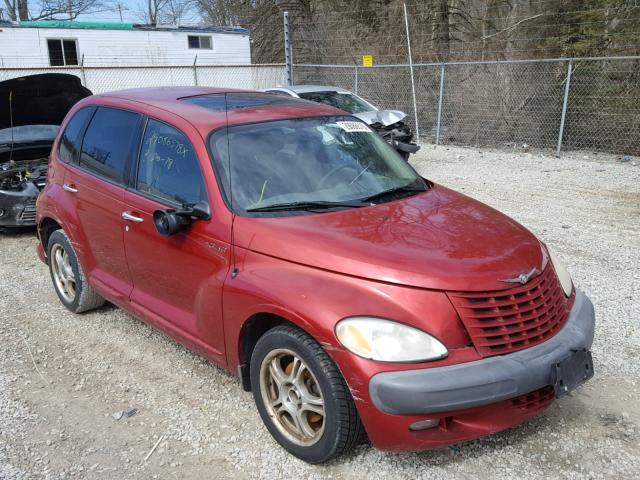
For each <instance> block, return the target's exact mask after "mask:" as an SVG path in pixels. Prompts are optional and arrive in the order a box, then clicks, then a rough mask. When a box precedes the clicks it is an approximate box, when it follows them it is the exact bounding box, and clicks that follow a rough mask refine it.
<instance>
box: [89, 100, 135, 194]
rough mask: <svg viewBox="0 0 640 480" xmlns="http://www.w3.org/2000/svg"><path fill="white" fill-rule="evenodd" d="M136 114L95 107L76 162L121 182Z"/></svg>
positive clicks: (132, 144)
mask: <svg viewBox="0 0 640 480" xmlns="http://www.w3.org/2000/svg"><path fill="white" fill-rule="evenodd" d="M139 121H140V114H138V113H134V112H129V111H126V110H118V109H115V108H107V107H99V108H98V109H97V110H96V113H95V114H94V115H93V118H92V119H91V123H90V124H89V127H87V132H86V133H85V135H84V141H83V142H82V153H81V155H80V166H82V167H84V168H85V169H87V170H89V171H91V172H94V173H96V174H97V175H99V176H101V177H104V178H106V179H109V180H112V181H114V182H117V183H124V179H125V176H126V175H127V171H128V165H129V162H130V160H131V157H132V154H133V150H134V147H135V146H137V142H136V138H137V133H138V125H139Z"/></svg>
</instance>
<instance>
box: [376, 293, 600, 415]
mask: <svg viewBox="0 0 640 480" xmlns="http://www.w3.org/2000/svg"><path fill="white" fill-rule="evenodd" d="M594 327H595V313H594V309H593V304H592V303H591V301H590V300H589V299H588V298H587V296H586V295H585V294H584V293H582V292H581V291H579V290H578V291H576V299H575V302H574V305H573V308H572V309H571V313H570V315H569V319H568V320H567V323H566V324H565V326H564V327H563V328H562V330H560V331H559V332H558V333H557V334H556V335H555V336H553V337H552V338H550V339H549V340H547V341H546V342H544V343H541V344H540V345H536V346H534V347H531V348H528V349H525V350H521V351H518V352H515V353H511V354H508V355H502V356H496V357H491V358H486V359H483V360H478V361H475V362H469V363H462V364H457V365H450V366H445V367H438V368H428V369H421V370H403V371H396V372H383V373H379V374H377V375H374V376H373V377H372V378H371V381H370V382H369V394H370V397H371V400H372V401H373V404H374V405H375V406H376V408H378V409H379V410H381V411H383V412H385V413H389V414H395V415H420V414H433V413H439V412H452V411H456V410H465V409H471V408H474V407H481V406H484V405H489V404H494V403H497V402H500V401H504V400H509V399H513V398H515V397H518V396H521V395H523V394H526V393H529V392H533V391H535V390H539V389H541V388H543V387H545V386H548V385H553V373H552V366H553V365H555V364H556V363H558V362H560V361H562V360H563V359H564V358H566V357H567V356H568V355H570V354H571V353H572V352H573V351H576V350H581V349H585V348H586V349H588V348H589V347H591V344H592V342H593V334H594Z"/></svg>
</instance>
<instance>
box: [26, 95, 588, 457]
mask: <svg viewBox="0 0 640 480" xmlns="http://www.w3.org/2000/svg"><path fill="white" fill-rule="evenodd" d="M37 224H38V235H39V239H40V243H39V246H38V253H39V256H40V258H41V259H42V260H43V261H45V262H47V263H48V265H49V267H50V271H51V277H52V280H53V284H54V288H55V290H56V292H57V294H58V296H59V297H60V300H61V301H62V303H63V304H64V305H65V306H66V307H67V308H68V309H70V310H71V311H73V312H83V311H87V310H90V309H94V308H97V307H99V306H100V305H102V304H103V303H104V302H105V300H107V301H109V302H112V303H114V304H116V305H118V306H120V307H121V308H123V309H125V310H127V311H129V312H131V313H133V314H134V315H136V316H138V317H140V318H141V319H143V320H144V321H145V322H148V323H150V324H152V325H153V326H155V327H158V328H160V329H161V330H163V331H165V332H166V333H167V334H168V335H170V336H171V337H173V338H175V339H176V340H178V341H179V342H181V343H183V344H185V345H187V346H188V347H189V348H191V349H193V350H195V351H197V352H199V353H201V354H202V355H204V356H205V357H206V358H208V359H210V360H211V361H212V362H214V363H215V364H216V365H219V366H221V367H223V368H225V369H227V370H229V371H230V372H233V373H235V374H237V375H238V376H239V378H240V381H241V383H242V385H243V387H244V388H245V389H247V390H251V391H252V392H253V395H254V398H255V401H256V404H257V407H258V411H259V412H260V415H261V417H262V419H263V421H264V423H265V425H266V427H267V428H268V429H269V431H270V432H271V434H272V435H273V436H274V437H275V439H276V440H277V441H278V442H279V443H280V444H281V445H282V446H283V447H284V448H285V449H287V450H288V451H289V452H291V453H292V454H294V455H296V456H297V457H299V458H301V459H303V460H306V461H307V462H311V463H319V462H323V461H326V460H328V459H329V458H331V457H333V456H335V455H337V454H340V453H341V452H344V451H346V450H348V449H350V448H351V447H353V446H354V445H355V444H356V443H357V442H358V441H359V440H360V439H361V438H362V436H363V435H364V433H365V432H366V434H367V435H368V438H369V439H370V441H371V443H373V445H375V446H376V447H378V448H381V449H384V450H395V451H410V450H422V449H428V448H433V447H439V446H443V445H447V444H451V443H456V442H461V441H465V440H470V439H474V438H478V437H481V436H483V435H488V434H491V433H494V432H497V431H500V430H503V429H505V428H508V427H511V426H514V425H516V424H518V423H520V422H522V421H524V420H526V419H528V418H530V417H532V416H534V415H537V414H539V413H540V412H542V411H543V410H545V409H546V408H547V407H548V406H549V405H550V404H551V403H552V402H553V401H554V399H555V398H556V397H560V396H562V395H564V394H566V393H567V392H569V391H571V390H573V389H574V388H575V387H577V386H578V385H580V384H581V383H583V382H584V381H586V380H587V379H589V378H590V377H591V376H592V375H593V363H592V359H591V354H590V352H589V348H590V346H591V343H592V340H593V333H594V310H593V306H592V304H591V302H590V301H589V299H588V298H587V297H586V296H585V295H584V294H583V293H582V292H580V291H579V290H577V289H576V288H574V286H573V285H572V282H571V278H570V277H569V275H568V274H567V272H566V271H565V269H564V268H563V267H562V266H561V264H560V263H559V262H558V261H557V259H555V258H554V257H553V255H552V254H551V253H550V252H549V249H548V248H547V247H546V246H545V245H544V244H543V243H542V242H540V241H539V240H538V239H537V238H536V237H535V236H534V235H533V234H531V233H530V232H529V231H528V230H526V229H525V228H524V227H522V226H520V225H519V224H518V223H516V222H515V221H513V220H512V219H510V218H509V217H506V216H505V215H503V214H501V213H499V212H497V211H495V210H493V209H492V208H489V207H488V206H486V205H483V204H482V203H479V202H477V201H475V200H473V199H471V198H469V197H466V196H464V195H462V194H459V193H456V192H454V191H452V190H449V189H447V188H445V187H443V186H441V185H437V184H434V183H433V182H431V181H429V180H426V179H424V178H421V177H420V176H419V175H418V174H417V173H416V172H415V171H414V170H413V169H412V168H411V166H409V165H408V164H407V163H406V162H404V161H403V160H402V159H401V158H400V156H399V155H398V154H397V153H396V152H395V151H394V150H393V149H392V148H391V147H389V146H388V145H387V144H386V143H385V142H384V141H383V140H382V139H381V138H380V137H379V136H378V135H376V134H375V133H373V132H372V130H371V129H370V128H369V127H368V126H367V125H366V124H364V123H363V122H361V121H360V120H358V119H356V118H355V117H352V116H349V115H348V114H346V113H345V112H343V111H341V110H337V109H335V108H333V107H330V106H326V105H321V104H317V103H310V102H307V101H304V100H300V99H295V98H286V97H281V96H275V95H269V94H264V93H257V92H246V91H224V90H217V89H210V88H167V89H141V90H130V91H122V92H115V93H110V94H104V95H98V96H92V97H88V98H86V99H84V100H82V101H80V102H79V103H78V104H77V105H76V106H75V107H74V108H73V109H72V110H71V111H70V112H69V114H68V115H67V117H66V119H65V121H64V123H63V125H62V128H61V129H60V133H59V135H58V138H57V139H56V140H55V143H54V145H53V151H52V154H51V160H50V164H49V171H48V183H47V186H46V188H45V189H44V190H43V192H42V194H41V195H40V197H39V199H38V206H37Z"/></svg>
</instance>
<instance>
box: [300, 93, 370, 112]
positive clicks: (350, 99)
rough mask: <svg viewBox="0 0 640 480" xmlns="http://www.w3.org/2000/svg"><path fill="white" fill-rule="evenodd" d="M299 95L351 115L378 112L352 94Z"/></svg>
mask: <svg viewBox="0 0 640 480" xmlns="http://www.w3.org/2000/svg"><path fill="white" fill-rule="evenodd" d="M299 95H300V98H304V99H305V100H311V101H312V102H316V103H324V104H325V105H331V106H332V107H336V108H339V109H340V110H344V111H345V112H349V113H362V112H371V111H373V110H377V109H376V107H374V106H373V105H371V104H370V103H369V102H367V101H365V100H364V99H362V98H360V97H358V96H357V95H354V94H352V93H340V92H309V93H301V94H299Z"/></svg>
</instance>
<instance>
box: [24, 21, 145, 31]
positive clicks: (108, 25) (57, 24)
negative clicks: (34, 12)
mask: <svg viewBox="0 0 640 480" xmlns="http://www.w3.org/2000/svg"><path fill="white" fill-rule="evenodd" d="M18 25H19V26H21V27H54V28H89V29H91V28H96V29H100V28H102V29H109V30H133V23H119V22H76V21H71V20H23V21H20V22H18Z"/></svg>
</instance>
